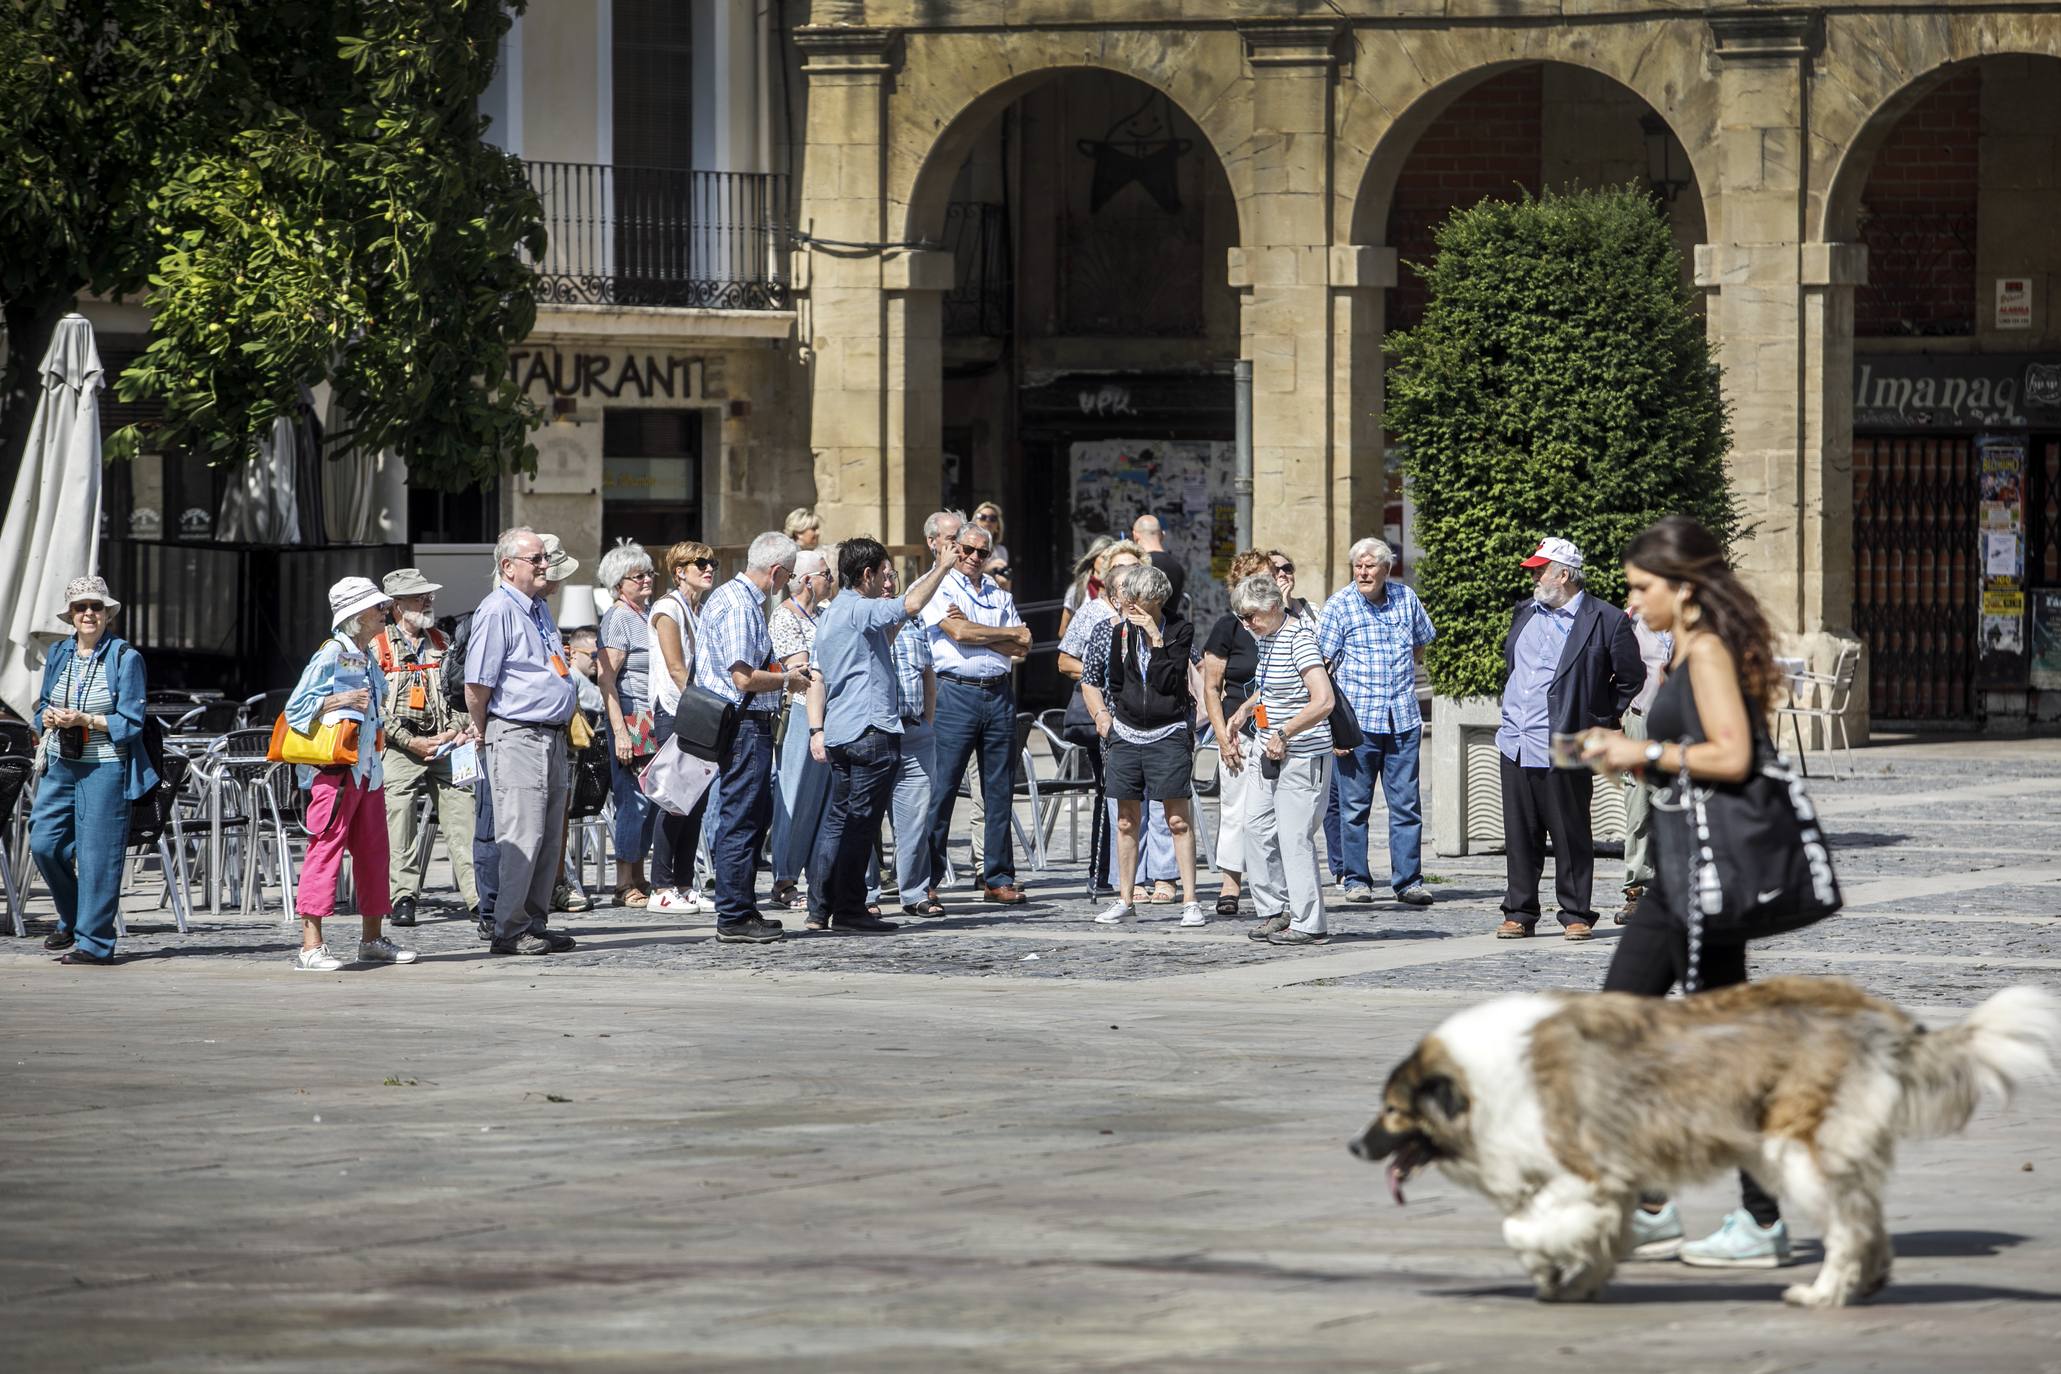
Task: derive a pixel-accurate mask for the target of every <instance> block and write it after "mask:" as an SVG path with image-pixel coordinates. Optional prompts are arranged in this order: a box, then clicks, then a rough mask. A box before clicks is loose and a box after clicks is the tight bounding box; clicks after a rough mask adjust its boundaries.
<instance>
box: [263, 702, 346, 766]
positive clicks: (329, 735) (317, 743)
mask: <svg viewBox="0 0 2061 1374" xmlns="http://www.w3.org/2000/svg"><path fill="white" fill-rule="evenodd" d="M265 757H266V758H267V759H270V760H271V761H272V762H274V763H305V764H307V765H309V766H310V767H313V768H351V767H355V766H356V764H357V762H358V722H357V721H355V720H333V721H326V722H324V723H323V724H321V725H318V726H316V727H315V733H313V734H312V735H305V734H302V733H301V732H300V731H298V730H296V729H294V728H293V727H292V726H291V725H289V724H287V723H286V712H284V711H281V712H280V713H279V719H277V720H275V721H273V722H272V743H271V745H270V746H269V747H268V748H267V749H266V750H265Z"/></svg>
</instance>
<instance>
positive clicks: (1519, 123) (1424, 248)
mask: <svg viewBox="0 0 2061 1374" xmlns="http://www.w3.org/2000/svg"><path fill="white" fill-rule="evenodd" d="M1544 93H1545V88H1544V69H1543V68H1541V67H1538V66H1532V67H1521V68H1519V69H1517V70H1515V71H1511V72H1506V73H1504V74H1503V75H1501V76H1497V77H1491V78H1490V79H1489V80H1487V81H1484V82H1483V83H1482V84H1481V85H1479V86H1476V87H1475V88H1474V89H1473V90H1471V91H1469V92H1467V93H1466V94H1465V95H1463V96H1461V97H1460V98H1459V99H1458V100H1456V101H1454V102H1453V105H1452V107H1451V108H1450V109H1448V110H1447V111H1446V112H1445V113H1444V114H1443V115H1441V116H1440V117H1439V119H1438V122H1437V123H1435V124H1433V125H1432V126H1431V127H1430V128H1429V129H1426V130H1425V131H1424V136H1423V137H1422V138H1421V139H1419V140H1418V141H1417V147H1416V148H1415V150H1414V151H1412V152H1411V154H1410V158H1409V161H1408V162H1406V163H1404V164H1403V170H1402V172H1401V174H1400V175H1399V176H1398V177H1397V178H1396V188H1395V200H1394V203H1393V206H1392V208H1391V209H1390V211H1389V217H1388V241H1389V242H1390V243H1391V244H1393V245H1394V246H1395V249H1396V255H1397V256H1398V257H1399V258H1401V259H1402V260H1403V261H1404V262H1406V263H1408V262H1418V263H1423V264H1426V265H1429V264H1430V262H1431V259H1432V257H1433V255H1434V254H1435V252H1436V251H1437V250H1436V248H1435V247H1434V245H1433V243H1432V240H1431V235H1432V231H1433V230H1434V229H1435V228H1436V227H1437V226H1438V224H1439V223H1440V221H1442V220H1444V219H1445V217H1446V216H1447V215H1448V214H1450V213H1451V212H1452V211H1453V210H1455V209H1458V208H1460V207H1463V206H1469V205H1474V204H1477V203H1478V202H1480V201H1482V200H1487V199H1506V200H1514V199H1515V198H1516V197H1517V194H1518V190H1519V188H1522V189H1523V190H1526V191H1530V192H1531V193H1533V194H1534V195H1536V194H1537V193H1538V190H1539V175H1540V166H1541V163H1542V159H1543V146H1542V142H1541V136H1540V126H1541V120H1540V107H1541V103H1542V101H1543V99H1544ZM1970 146H1971V147H1972V146H1973V145H1972V143H1971V145H1970ZM1401 278H1402V279H1401V282H1400V283H1399V284H1398V285H1397V287H1396V289H1395V290H1393V291H1391V292H1389V296H1388V325H1389V328H1391V329H1407V328H1409V327H1410V326H1411V325H1413V324H1415V323H1417V321H1418V319H1419V318H1420V317H1422V315H1423V314H1424V306H1425V302H1426V300H1427V299H1428V297H1429V293H1428V292H1427V291H1426V290H1425V287H1424V283H1423V281H1422V279H1421V278H1419V277H1418V276H1417V275H1416V274H1415V273H1414V272H1412V271H1410V270H1409V268H1407V267H1405V268H1403V269H1402V272H1401Z"/></svg>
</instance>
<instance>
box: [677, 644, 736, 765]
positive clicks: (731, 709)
mask: <svg viewBox="0 0 2061 1374" xmlns="http://www.w3.org/2000/svg"><path fill="white" fill-rule="evenodd" d="M683 609H684V608H683ZM680 637H681V640H682V642H683V643H684V645H685V647H686V650H687V664H688V669H687V671H688V674H689V676H692V674H693V672H694V667H693V665H694V664H695V662H696V661H697V659H698V656H699V654H700V649H699V646H698V645H697V644H696V642H695V636H694V626H693V625H692V624H691V623H689V622H688V620H687V619H686V617H685V615H684V614H683V615H682V617H681V620H680ZM742 709H743V708H742V707H740V706H739V705H738V704H737V703H736V702H733V701H725V700H723V698H721V697H719V696H717V695H716V694H715V693H714V692H711V691H710V690H709V689H708V688H706V687H702V686H700V685H698V684H696V683H693V682H689V683H687V684H686V685H685V686H683V687H681V688H680V704H679V707H678V709H676V710H675V711H674V712H673V738H674V739H675V740H678V741H679V744H680V752H681V753H683V754H692V755H693V756H694V757H695V758H698V759H705V760H707V761H708V762H710V763H715V764H720V763H723V762H725V761H726V760H727V759H728V758H729V757H730V746H731V745H733V744H734V743H736V741H737V722H738V720H739V719H740V716H741V713H742Z"/></svg>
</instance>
